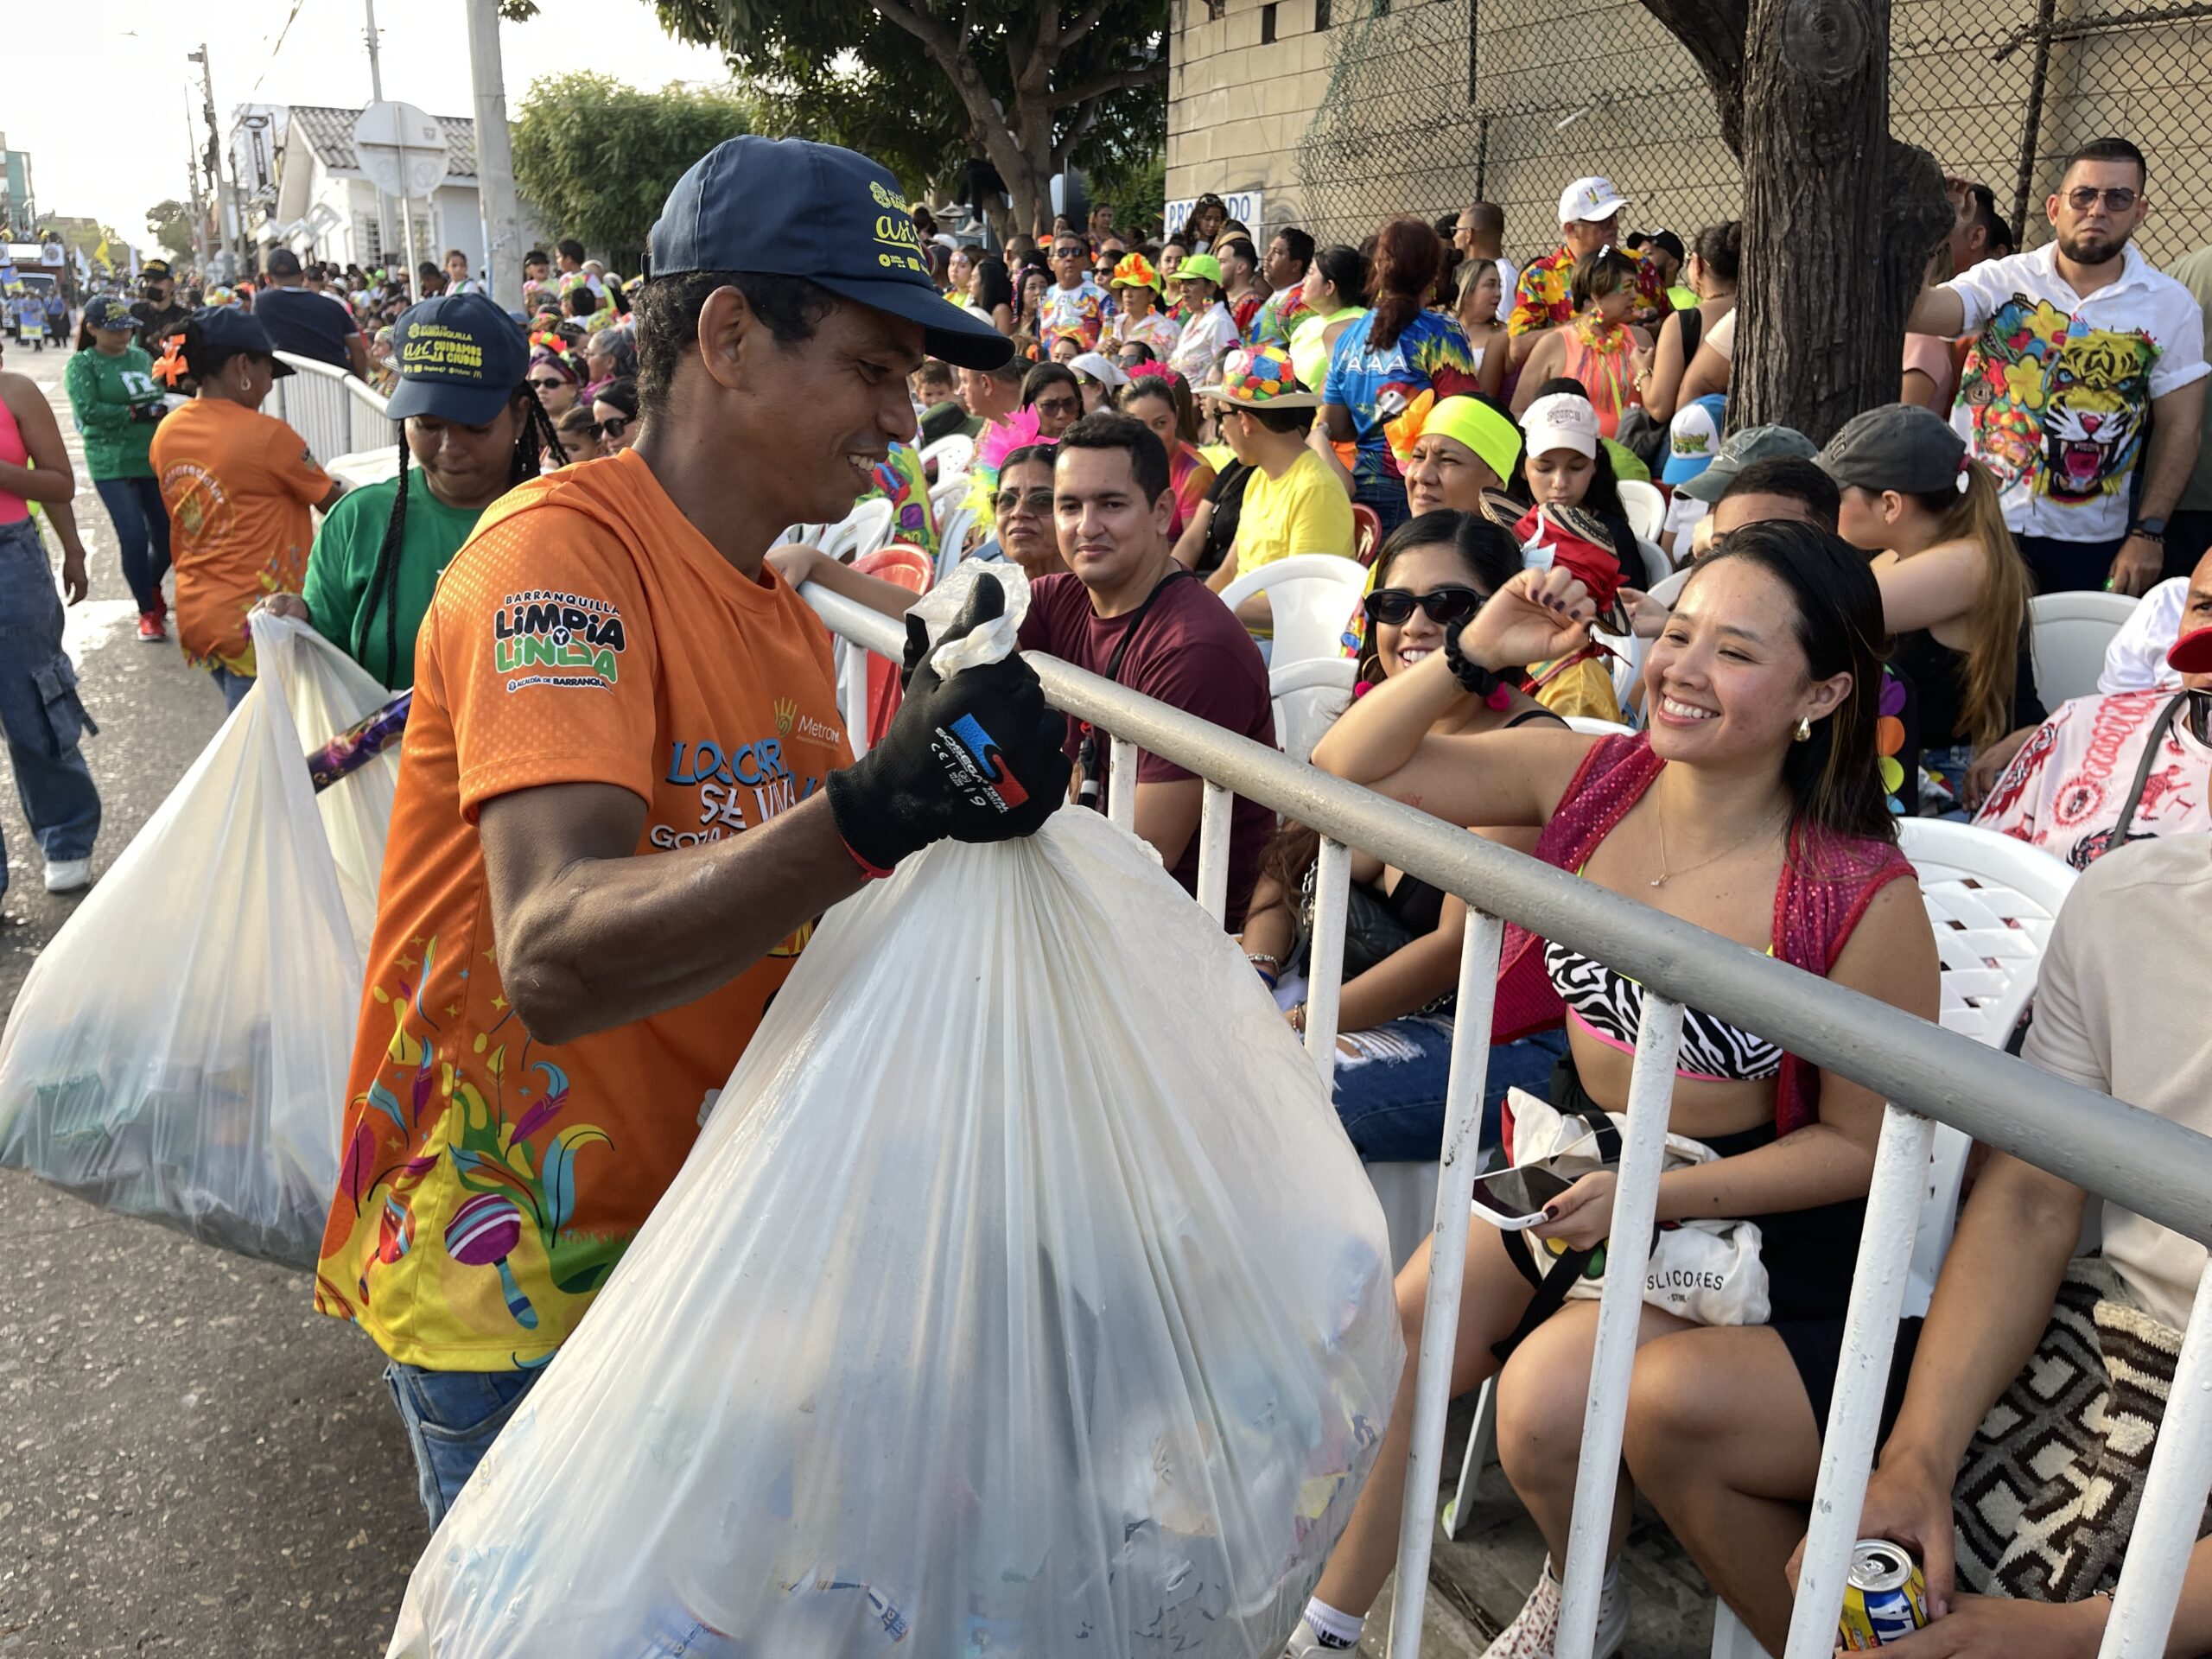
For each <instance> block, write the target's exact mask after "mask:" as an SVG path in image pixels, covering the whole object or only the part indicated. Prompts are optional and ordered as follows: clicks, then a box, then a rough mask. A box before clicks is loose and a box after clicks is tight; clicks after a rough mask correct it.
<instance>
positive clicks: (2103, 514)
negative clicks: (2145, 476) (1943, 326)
mask: <svg viewBox="0 0 2212 1659" xmlns="http://www.w3.org/2000/svg"><path fill="white" fill-rule="evenodd" d="M1944 286H1945V287H1946V288H1948V289H1950V290H1951V291H1952V292H1953V293H1955V294H1956V295H1957V296H1959V299H1960V301H1961V303H1962V304H1963V305H1964V306H1965V308H1966V322H1965V330H1966V332H1967V334H1970V335H1972V336H1973V344H1972V345H1970V346H1968V347H1967V360H1966V366H1965V368H1964V369H1963V370H1962V371H1961V372H1960V375H1959V392H1958V402H1957V404H1955V407H1954V409H1953V410H1952V414H1951V419H1952V421H1953V423H1954V424H1955V425H1956V426H1957V427H1958V428H1959V429H1960V430H1961V432H1962V433H1964V434H1965V435H1966V438H1967V442H1968V443H1970V444H1971V445H1973V447H1974V458H1975V459H1976V460H1978V461H1981V462H1983V463H1984V464H1985V465H1986V466H1987V467H1989V469H1990V470H1991V471H1992V472H1993V473H1995V474H1997V481H1998V483H1999V486H2001V487H2002V488H2003V489H2004V492H2005V497H2004V502H2005V524H2006V525H2007V526H2008V527H2009V528H2010V529H2011V530H2012V533H2013V534H2014V535H2016V536H2050V537H2059V538H2061V539H2063V540H2065V541H2069V542H2108V541H2116V540H2118V539H2119V538H2120V537H2121V536H2122V535H2124V534H2125V533H2126V529H2127V512H2128V484H2129V480H2131V478H2132V477H2133V474H2134V472H2135V468H2136V467H2137V466H2138V465H2139V463H2140V462H2141V461H2142V459H2143V437H2144V429H2145V426H2146V424H2147V423H2148V416H2149V414H2150V407H2151V400H2152V398H2154V397H2164V396H2165V394H2166V393H2168V392H2170V391H2174V390H2175V389H2177V387H2181V386H2185V385H2189V384H2190V382H2191V381H2193V380H2196V379H2198V378H2201V377H2202V376H2203V375H2204V374H2205V373H2206V372H2207V369H2206V365H2205V361H2204V314H2203V312H2202V310H2200V309H2199V308H2198V307H2197V303H2196V300H2195V299H2193V298H2192V297H2190V292H2189V290H2188V289H2185V288H2183V286H2182V285H2181V284H2180V283H2177V282H2176V281H2174V279H2173V278H2172V277H2168V276H2165V275H2164V274H2163V273H2161V272H2159V271H2158V270H2153V269H2152V266H2151V264H2150V262H2149V261H2148V260H2146V259H2145V258H2144V257H2143V256H2142V255H2141V254H2140V253H2139V252H2138V251H2136V250H2135V249H2134V248H2133V247H2130V248H2129V249H2128V250H2127V251H2126V257H2125V259H2124V260H2123V261H2122V264H2121V267H2120V275H2119V277H2117V278H2115V279H2114V280H2113V281H2112V282H2110V283H2107V284H2106V285H2105V286H2104V287H2102V288H2101V289H2097V290H2096V292H2094V294H2090V295H2088V296H2082V295H2078V294H2076V293H2075V291H2074V289H2073V288H2072V286H2071V285H2070V284H2069V283H2068V282H2067V281H2066V279H2065V278H2064V277H2062V276H2060V275H2059V274H2058V248H2057V245H2056V243H2050V244H2046V245H2044V246H2043V247H2040V248H2037V250H2035V251H2034V252H2032V253H2018V254H2013V255H2012V256H2010V257H2006V258H2003V259H1989V260H1985V261H1983V262H1982V263H1981V264H1978V265H1975V266H1974V267H1973V268H1972V269H1971V270H1965V271H1962V272H1961V273H1960V274H1959V275H1958V276H1956V277H1953V278H1952V279H1951V280H1950V281H1949V282H1948V283H1945V284H1944Z"/></svg>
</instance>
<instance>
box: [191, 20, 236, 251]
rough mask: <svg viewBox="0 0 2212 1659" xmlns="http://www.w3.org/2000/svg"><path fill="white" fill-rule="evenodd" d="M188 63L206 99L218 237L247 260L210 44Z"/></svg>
mask: <svg viewBox="0 0 2212 1659" xmlns="http://www.w3.org/2000/svg"><path fill="white" fill-rule="evenodd" d="M186 61H187V62H188V63H196V64H198V65H199V66H200V91H201V93H202V95H203V97H204V99H205V102H204V103H203V105H201V108H202V110H203V111H204V113H205V114H206V116H207V181H208V184H209V187H210V188H212V189H213V191H214V193H215V238H216V241H217V243H218V244H219V245H220V246H221V248H222V250H223V251H224V252H225V253H226V254H233V255H235V256H236V257H238V258H239V259H240V260H241V261H243V259H244V257H245V254H244V251H243V249H240V248H234V247H233V246H232V240H231V238H232V236H233V235H234V234H235V235H237V236H238V237H239V238H240V239H241V240H243V238H244V234H245V225H244V224H243V223H240V222H238V214H237V205H238V204H237V201H236V199H235V196H234V195H233V193H232V191H231V189H230V188H229V186H228V181H227V179H226V175H225V173H224V170H223V131H222V128H221V126H220V125H219V124H218V123H217V121H216V119H215V70H214V67H213V65H212V64H210V63H209V62H208V61H207V42H206V41H201V42H200V49H199V50H198V51H197V52H192V53H188V54H186Z"/></svg>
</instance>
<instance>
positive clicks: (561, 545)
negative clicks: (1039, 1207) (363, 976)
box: [315, 450, 849, 1371]
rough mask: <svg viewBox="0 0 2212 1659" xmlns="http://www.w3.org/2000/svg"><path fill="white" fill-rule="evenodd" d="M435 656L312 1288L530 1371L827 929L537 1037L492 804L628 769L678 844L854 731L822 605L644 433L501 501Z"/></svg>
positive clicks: (378, 1331)
mask: <svg viewBox="0 0 2212 1659" xmlns="http://www.w3.org/2000/svg"><path fill="white" fill-rule="evenodd" d="M404 757H405V759H404V765H403V766H401V768H400V772H399V793H398V797H397V801H396V802H395V804H394V805H393V808H392V816H391V859H390V861H389V862H388V865H387V868H386V871H385V878H384V884H383V891H382V893H380V894H379V896H378V909H377V925H376V933H375V937H374V938H373V940H372V943H371V945H370V950H369V959H368V973H367V985H366V989H365V995H364V996H363V998H362V1001H361V1021H360V1027H359V1034H358V1035H357V1037H356V1038H355V1040H354V1048H353V1067H352V1071H351V1073H350V1075H349V1079H348V1084H347V1090H348V1095H349V1098H348V1100H347V1102H346V1111H345V1122H344V1128H343V1132H342V1135H341V1138H340V1147H341V1148H342V1155H341V1160H340V1175H339V1184H338V1191H337V1192H336V1194H335V1195H334V1199H333V1201H332V1205H331V1212H330V1223H329V1227H328V1229H327V1231H326V1233H325V1235H324V1237H323V1244H322V1258H321V1262H320V1264H319V1266H318V1268H317V1270H316V1274H315V1306H317V1307H318V1308H320V1309H321V1311H322V1312H324V1313H329V1314H332V1315H334V1316H335V1317H337V1318H340V1319H352V1320H353V1321H354V1322H355V1323H356V1324H358V1325H360V1326H361V1327H362V1329H364V1330H365V1331H366V1332H368V1333H369V1334H370V1335H371V1336H372V1337H373V1338H375V1339H376V1341H377V1343H378V1345H379V1346H380V1347H382V1348H383V1349H384V1351H385V1353H387V1354H388V1355H390V1356H391V1357H392V1358H393V1359H395V1360H398V1361H401V1362H403V1363H409V1364H416V1365H424V1366H429V1367H431V1368H433V1369H435V1370H462V1371H467V1370H474V1371H498V1370H516V1369H524V1368H529V1367H533V1366H536V1365H539V1364H542V1363H544V1362H545V1361H546V1360H547V1359H548V1358H550V1357H551V1355H552V1354H553V1352H554V1351H556V1349H557V1348H558V1347H559V1346H560V1344H562V1342H563V1341H564V1340H565V1339H566V1338H567V1337H568V1336H569V1332H572V1331H573V1330H574V1329H575V1325H576V1323H577V1321H578V1320H580V1319H582V1317H583V1316H584V1313H586V1311H587V1310H588V1308H589V1307H590V1306H591V1302H592V1299H593V1297H594V1294H596V1293H597V1292H598V1290H599V1288H600V1287H601V1286H602V1285H603V1284H605V1283H606V1281H607V1274H609V1273H610V1272H612V1271H613V1268H614V1265H615V1263H616V1262H619V1261H620V1259H621V1256H622V1253H623V1251H624V1249H626V1248H627V1246H628V1244H629V1242H630V1240H631V1238H632V1236H634V1235H635V1234H636V1232H637V1230H638V1229H639V1226H640V1225H642V1224H643V1223H644V1221H645V1217H646V1215H647V1214H648V1213H649V1212H650V1211H651V1210H652V1207H653V1205H654V1204H655V1202H656V1201H658V1198H660V1196H661V1194H662V1192H664V1191H665V1190H666V1188H667V1186H668V1184H669V1183H670V1181H671V1180H672V1179H674V1178H675V1175H676V1172H677V1169H678V1168H679V1167H680V1166H682V1164H683V1159H684V1156H685V1154H687V1153H688V1152H689V1151H690V1147H691V1143H692V1141H693V1140H694V1139H695V1138H696V1135H697V1134H698V1128H699V1124H700V1122H702V1120H703V1118H704V1117H705V1116H706V1114H707V1111H708V1109H709V1108H710V1107H711V1106H712V1104H713V1103H714V1101H715V1096H716V1095H717V1093H718V1092H719V1091H720V1090H721V1087H722V1084H724V1083H725V1082H726V1081H727V1080H728V1077H729V1074H730V1071H731V1069H732V1068H733V1067H734V1065H736V1063H737V1059H738V1056H739V1055H740V1054H741V1053H742V1052H744V1049H745V1046H746V1044H747V1042H748V1041H749V1040H751V1039H752V1036H753V1031H754V1029H755V1028H756V1027H758V1026H759V1024H760V1015H761V1011H762V1009H763V1008H764V1007H766V1004H767V1001H768V999H769V998H770V997H772V995H774V994H775V992H776V991H777V989H778V988H779V987H780V986H781V985H782V984H783V982H784V980H785V976H787V975H788V973H789V972H790V969H791V963H792V960H793V958H795V957H797V956H798V953H799V951H800V950H801V949H802V948H803V947H804V944H805V943H806V940H807V937H808V935H809V933H810V931H811V929H810V927H802V928H801V929H799V930H798V931H797V932H795V933H793V934H792V935H791V937H789V938H786V939H785V940H784V941H783V942H782V943H780V944H778V945H777V946H776V947H775V948H774V949H773V950H771V951H770V952H769V953H768V954H767V956H766V957H763V958H762V959H761V960H760V961H759V962H756V963H753V965H752V966H750V967H748V968H747V969H744V970H743V971H742V972H741V973H739V974H737V975H736V976H734V977H733V978H731V979H730V980H728V982H725V983H723V984H722V985H721V986H719V987H717V988H715V989H714V990H712V991H709V992H708V993H707V994H706V995H703V996H702V997H700V998H698V999H697V1000H696V1001H693V1002H691V1003H689V1004H687V1005H686V1006H684V1007H679V1008H672V1009H670V1010H668V1011H667V1012H665V1013H663V1014H650V1015H647V1016H646V1017H645V1018H643V1019H640V1020H632V1021H631V1022H630V1023H629V1024H627V1025H622V1026H616V1027H611V1028H609V1029H607V1030H603V1031H597V1032H594V1033H590V1034H588V1035H587V1036H583V1037H579V1038H576V1039H574V1040H572V1041H569V1042H566V1043H558V1044H549V1043H541V1042H538V1041H537V1040H536V1039H533V1038H532V1037H531V1034H530V1033H529V1032H528V1031H527V1030H525V1029H524V1026H523V1023H522V1021H521V1020H519V1019H518V1018H517V1017H516V1014H515V1010H514V1007H513V1006H512V1003H511V1002H510V1001H509V1000H508V998H507V996H506V994H505V988H504V986H503V984H502V982H501V971H500V962H499V949H498V946H497V944H496V942H495V940H494V938H493V929H492V909H491V900H490V895H489V892H488V889H487V886H486V878H485V869H484V853H483V848H482V844H481V842H480V841H479V839H478V835H477V828H476V824H477V813H478V811H479V810H480V808H481V807H482V806H483V804H484V803H485V802H486V801H488V800H491V799H493V798H496V797H498V796H500V795H503V794H506V793H509V792H512V791H518V790H526V789H532V788H536V787H538V786H540V785H549V784H563V783H594V784H601V785H606V784H611V785H615V786H617V787H618V788H621V789H625V790H627V791H630V792H631V793H632V794H634V795H635V796H637V797H638V798H639V800H640V801H641V802H642V803H644V804H645V821H644V823H643V825H642V826H641V828H640V829H639V835H638V843H637V847H636V849H635V855H636V856H639V857H651V856H652V855H656V854H659V853H664V852H665V851H668V850H669V849H680V848H685V847H692V846H696V845H699V844H700V843H702V842H710V841H719V840H721V839H723V838H725V837H727V836H739V835H743V834H744V833H745V832H746V831H747V830H748V829H752V828H753V827H754V826H756V825H758V824H761V823H766V822H767V821H768V820H769V819H770V818H772V817H775V816H776V815H777V814H779V813H780V812H785V811H788V810H791V808H792V807H794V806H796V805H798V803H800V802H801V801H803V800H804V799H806V798H808V797H809V796H810V795H812V794H813V793H814V792H815V791H817V790H818V789H820V788H821V787H822V784H823V779H824V778H825V776H826V775H827V774H828V773H829V772H830V771H831V770H832V769H834V768H836V767H837V766H843V765H845V764H847V761H848V760H849V750H848V749H847V747H846V744H845V736H844V732H843V729H842V726H841V725H840V723H839V719H838V713H837V703H836V692H835V689H834V686H833V683H832V680H831V673H830V655H829V635H828V633H827V632H825V631H824V630H823V627H822V625H821V624H820V623H819V622H818V621H817V620H815V617H814V615H813V613H812V612H811V611H810V609H809V608H808V607H807V606H806V604H805V603H804V601H801V600H800V599H799V597H798V594H795V593H793V592H792V591H791V588H790V587H789V586H788V585H787V584H785V582H783V581H782V580H781V579H780V578H779V577H778V576H776V575H774V573H773V572H772V571H763V573H762V575H761V576H760V580H758V581H750V580H747V578H746V577H745V576H743V575H741V574H740V573H739V572H738V571H736V570H735V569H733V568H732V567H731V566H730V564H729V563H728V562H727V561H726V560H724V559H723V558H722V557H721V555H720V554H718V553H716V552H715V550H714V548H713V547H712V546H711V545H710V544H709V543H708V542H707V540H706V539H705V537H702V536H701V535H700V533H699V532H698V531H697V530H696V528H694V527H693V526H692V525H691V524H690V521H689V520H687V519H686V518H684V517H683V514H682V513H681V512H677V509H676V506H675V504H674V503H672V502H671V501H670V499H668V496H667V494H666V493H665V492H664V491H663V490H662V488H661V487H660V485H659V483H658V480H655V478H654V477H653V475H652V470H651V469H650V468H649V467H647V466H646V465H645V461H644V460H643V459H642V458H641V457H640V456H639V454H637V452H636V451H635V450H625V451H623V452H622V453H621V454H619V455H615V456H612V457H609V458H608V459H606V460H603V461H591V462H588V463H586V464H585V465H583V466H580V467H564V468H563V469H562V470H561V471H559V472H557V473H552V474H547V475H546V476H544V477H543V478H539V479H533V480H530V481H528V482H526V483H524V484H523V485H521V486H518V487H517V488H516V489H515V490H513V491H512V492H511V493H508V494H507V495H506V496H505V497H504V498H502V499H500V500H499V502H498V503H497V504H496V505H493V507H491V508H489V509H488V510H487V511H486V513H485V515H484V518H483V520H482V522H481V524H480V527H479V529H478V531H477V533H476V535H475V536H474V537H472V538H471V539H470V541H469V543H468V544H467V546H466V547H465V548H463V549H462V550H461V552H460V553H459V554H458V555H457V556H455V557H454V562H453V563H452V564H451V565H450V566H449V567H448V569H447V571H446V574H445V578H444V580H443V581H442V582H440V583H439V584H438V590H437V596H436V598H435V600H434V601H432V602H431V607H430V613H429V616H428V617H427V618H425V620H424V621H423V633H422V640H421V649H420V651H419V652H418V654H417V658H416V682H415V697H414V705H413V709H412V710H411V712H410V717H409V721H408V728H407V736H406V744H405V748H404ZM674 879H677V878H676V874H675V872H673V871H671V880H674Z"/></svg>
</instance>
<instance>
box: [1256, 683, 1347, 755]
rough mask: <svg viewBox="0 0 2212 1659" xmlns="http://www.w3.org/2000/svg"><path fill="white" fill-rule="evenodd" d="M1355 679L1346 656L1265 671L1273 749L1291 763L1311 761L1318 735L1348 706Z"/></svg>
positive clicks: (1332, 723)
mask: <svg viewBox="0 0 2212 1659" xmlns="http://www.w3.org/2000/svg"><path fill="white" fill-rule="evenodd" d="M1358 679H1359V664H1357V663H1356V662H1354V661H1352V659H1351V658H1349V657H1310V658H1306V661H1304V662H1302V663H1283V664H1276V665H1274V667H1271V668H1270V669H1268V696H1269V697H1270V698H1272V699H1273V700H1274V710H1275V747H1277V748H1279V749H1281V751H1282V752H1283V753H1285V754H1287V755H1288V756H1289V757H1290V758H1291V759H1292V760H1310V759H1312V758H1313V746H1314V745H1315V744H1316V743H1319V741H1321V734H1323V733H1324V732H1325V731H1327V730H1328V729H1329V728H1330V727H1332V726H1333V725H1334V724H1335V723H1336V720H1337V716H1338V715H1341V714H1342V713H1344V710H1345V709H1349V708H1351V689H1352V687H1353V686H1354V685H1355V684H1357V683H1358Z"/></svg>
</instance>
